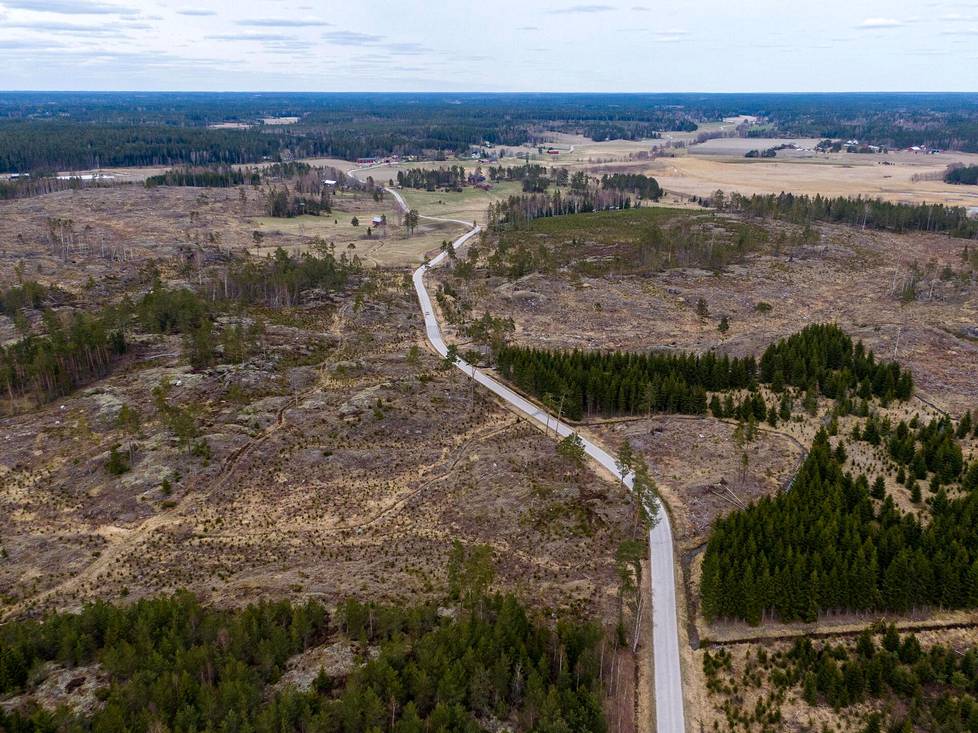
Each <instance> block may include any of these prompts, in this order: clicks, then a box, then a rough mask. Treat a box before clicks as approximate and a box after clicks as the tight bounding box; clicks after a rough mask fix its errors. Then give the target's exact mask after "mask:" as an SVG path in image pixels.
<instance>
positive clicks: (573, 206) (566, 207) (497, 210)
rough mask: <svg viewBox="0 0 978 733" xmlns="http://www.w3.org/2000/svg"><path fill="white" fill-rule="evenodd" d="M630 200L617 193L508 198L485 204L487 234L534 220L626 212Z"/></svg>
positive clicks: (521, 225)
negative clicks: (614, 211)
mask: <svg viewBox="0 0 978 733" xmlns="http://www.w3.org/2000/svg"><path fill="white" fill-rule="evenodd" d="M631 207H632V199H631V197H630V196H626V195H624V194H622V193H621V192H620V191H617V190H611V191H603V190H599V191H590V190H588V191H584V192H582V193H568V194H562V193H561V192H560V191H554V192H553V194H549V195H548V194H545V193H536V194H523V195H521V196H510V197H509V198H507V199H506V200H505V201H496V202H493V203H490V204H489V213H488V228H489V229H490V230H491V231H500V230H503V229H518V228H520V227H524V226H526V225H527V224H529V223H530V222H531V221H533V220H534V219H542V218H546V217H551V216H564V215H567V214H587V213H590V212H593V211H611V210H613V209H630V208H631Z"/></svg>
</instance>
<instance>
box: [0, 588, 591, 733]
mask: <svg viewBox="0 0 978 733" xmlns="http://www.w3.org/2000/svg"><path fill="white" fill-rule="evenodd" d="M474 601H475V604H477V608H475V606H471V607H469V608H468V609H467V610H465V611H463V612H461V613H460V616H459V619H458V620H451V619H444V618H442V617H440V616H439V614H438V613H437V612H436V609H435V608H434V607H415V608H400V607H391V606H374V605H369V606H368V605H363V604H360V603H357V602H355V601H352V600H351V601H347V602H345V603H343V604H341V606H340V607H339V609H338V610H337V612H336V614H335V616H333V617H332V618H331V617H330V615H329V614H328V613H327V611H326V609H325V608H324V607H323V606H322V605H320V604H318V603H316V602H312V601H310V602H308V603H306V604H304V605H291V604H289V603H288V602H286V601H282V602H277V603H260V604H257V605H251V606H248V607H246V608H244V609H241V610H234V611H232V610H220V609H215V608H208V607H203V606H201V604H200V603H199V602H198V601H197V600H196V599H195V598H194V597H193V596H191V595H190V594H187V593H178V594H176V595H174V596H171V597H166V598H158V599H153V600H142V601H139V602H137V603H135V604H133V605H131V606H127V607H116V606H110V605H107V604H104V603H97V604H94V605H90V606H87V607H86V608H85V609H84V610H82V612H81V613H79V614H59V615H56V616H53V617H51V618H50V619H49V620H47V621H46V622H44V623H38V622H33V621H26V622H13V623H8V624H5V625H4V626H3V627H2V628H0V648H2V650H3V654H2V655H0V693H11V692H18V691H21V690H23V689H24V688H25V686H26V685H27V683H28V680H29V679H30V677H31V674H32V673H34V672H35V671H36V670H38V669H39V668H40V667H41V666H42V665H43V664H44V663H46V662H55V663H57V664H61V665H66V666H69V667H70V666H74V665H83V664H92V663H96V662H97V663H98V664H100V665H101V667H102V669H103V670H104V672H105V673H106V674H107V675H108V678H109V683H108V688H107V689H105V690H103V691H102V692H101V693H100V694H101V696H102V697H103V699H104V706H102V707H100V708H98V709H96V710H95V711H94V712H92V713H88V714H73V713H72V712H70V711H69V710H68V708H64V707H63V708H61V709H60V710H59V711H58V712H56V713H49V712H46V711H44V710H43V709H40V708H36V707H35V708H28V709H27V710H23V711H12V712H6V711H4V710H3V709H0V728H2V729H3V730H6V731H10V733H27V732H28V731H55V730H57V731H67V732H68V733H75V732H76V731H85V730H96V731H107V732H111V731H127V730H143V731H145V730H155V729H166V730H184V731H190V730H221V731H241V732H244V731H253V732H254V733H289V732H293V731H294V732H295V733H300V732H301V731H318V732H319V733H352V732H354V731H385V732H386V731H390V732H391V733H422V731H426V730H432V731H447V730H452V731H466V732H469V733H478V731H481V730H483V729H484V728H483V725H482V724H481V723H480V722H479V721H482V720H485V719H487V718H490V717H495V718H498V719H501V720H510V721H513V722H514V724H515V725H516V729H517V730H527V731H529V730H535V731H568V733H601V731H604V730H606V723H605V720H604V717H603V714H602V710H601V704H600V700H601V687H600V672H601V650H600V641H601V636H602V634H601V631H600V630H599V629H598V628H597V627H595V626H593V625H590V624H585V623H579V622H575V621H572V620H562V621H560V622H559V623H557V624H556V627H555V628H554V627H553V626H551V625H550V624H545V623H541V622H539V621H536V620H535V619H533V618H531V617H530V615H529V614H528V613H527V611H526V610H525V609H524V608H523V607H522V606H521V605H520V604H519V603H518V602H517V601H516V600H515V599H513V598H512V597H500V596H491V597H479V598H476V599H474ZM337 633H339V634H342V635H343V637H345V638H348V639H350V640H351V641H352V642H354V643H356V644H357V645H358V646H359V648H360V649H365V648H367V647H368V646H369V647H370V648H373V649H379V652H378V653H377V654H376V655H373V654H372V655H370V656H369V657H367V656H366V655H365V656H364V657H363V658H362V659H360V660H358V661H359V662H360V663H359V664H358V666H356V667H355V668H354V669H353V670H352V671H351V672H350V673H349V674H348V675H344V676H341V677H329V676H327V675H326V674H325V673H324V672H322V671H321V672H320V674H319V676H318V677H317V678H316V679H315V681H314V683H313V685H312V687H311V688H310V689H309V690H308V691H299V690H297V689H295V688H293V687H285V688H284V689H280V690H276V689H275V688H274V687H273V685H274V684H275V683H276V681H277V680H279V678H280V677H281V675H282V672H283V670H284V669H285V666H286V662H287V661H288V659H289V658H290V657H292V656H293V655H295V654H298V653H300V652H303V651H305V650H308V649H311V648H313V647H315V646H318V645H320V644H323V643H325V642H326V641H327V640H328V639H329V638H331V636H332V635H334V634H337Z"/></svg>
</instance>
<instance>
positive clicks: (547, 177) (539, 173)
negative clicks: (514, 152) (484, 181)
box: [487, 162, 583, 193]
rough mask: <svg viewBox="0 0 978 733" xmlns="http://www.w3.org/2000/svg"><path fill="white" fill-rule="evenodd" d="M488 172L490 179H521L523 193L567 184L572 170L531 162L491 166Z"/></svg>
mask: <svg viewBox="0 0 978 733" xmlns="http://www.w3.org/2000/svg"><path fill="white" fill-rule="evenodd" d="M487 173H488V174H489V180H490V181H519V182H520V183H522V184H523V193H544V192H545V191H546V190H547V189H548V188H550V186H551V184H553V185H556V186H566V185H567V183H568V182H569V181H570V179H571V175H570V171H568V170H567V169H566V168H557V167H553V168H550V169H548V168H547V167H546V166H542V165H538V164H537V163H529V162H527V163H525V164H524V165H514V166H489V168H488V169H487ZM582 175H583V174H582Z"/></svg>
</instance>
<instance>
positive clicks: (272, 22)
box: [236, 18, 332, 28]
mask: <svg viewBox="0 0 978 733" xmlns="http://www.w3.org/2000/svg"><path fill="white" fill-rule="evenodd" d="M236 22H237V24H238V25H244V26H255V27H258V28H307V27H322V26H326V25H332V23H327V22H326V21H325V20H316V19H308V20H302V19H299V18H248V19H245V20H239V21H236Z"/></svg>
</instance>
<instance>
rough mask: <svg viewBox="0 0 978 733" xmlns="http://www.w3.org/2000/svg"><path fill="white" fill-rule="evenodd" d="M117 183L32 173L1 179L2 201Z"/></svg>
mask: <svg viewBox="0 0 978 733" xmlns="http://www.w3.org/2000/svg"><path fill="white" fill-rule="evenodd" d="M112 185H116V184H114V183H112V182H111V181H105V180H99V179H96V180H92V181H86V180H83V179H81V178H77V177H73V178H58V177H57V176H53V175H32V176H26V177H21V178H11V179H9V180H0V201H12V200H14V199H26V198H30V197H31V196H43V195H44V194H47V193H56V192H58V191H76V190H78V189H81V188H94V187H106V186H112Z"/></svg>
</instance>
